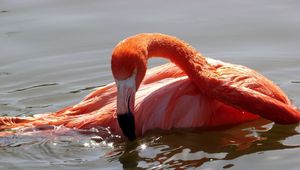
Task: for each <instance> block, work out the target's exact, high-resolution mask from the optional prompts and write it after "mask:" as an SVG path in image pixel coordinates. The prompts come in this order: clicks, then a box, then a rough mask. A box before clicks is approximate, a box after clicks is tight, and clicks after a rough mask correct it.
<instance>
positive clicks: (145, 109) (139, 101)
mask: <svg viewBox="0 0 300 170" xmlns="http://www.w3.org/2000/svg"><path fill="white" fill-rule="evenodd" d="M150 57H163V58H166V59H169V60H170V61H171V63H168V64H164V65H161V66H158V67H154V68H152V69H150V70H148V71H147V60H148V59H149V58H150ZM111 69H112V74H113V77H114V80H115V83H111V84H108V85H106V86H103V87H100V88H98V89H97V90H95V91H94V92H92V93H91V94H89V95H88V96H87V97H86V98H85V99H84V100H82V101H81V102H80V103H78V104H76V105H74V106H69V107H66V108H64V109H61V110H59V111H57V112H54V113H48V114H38V115H34V116H33V117H22V118H21V117H0V130H7V129H11V128H14V129H15V128H21V127H32V126H33V127H35V126H42V125H55V126H58V125H64V126H66V127H70V128H80V129H89V128H99V127H110V130H111V131H112V132H113V133H116V134H120V135H123V136H125V137H127V138H128V139H129V140H134V139H136V137H137V136H142V135H143V134H145V133H146V132H147V131H149V130H151V129H163V130H169V129H173V128H217V127H223V126H227V125H234V124H238V123H242V122H245V121H250V120H254V119H258V118H259V117H263V118H266V119H268V120H271V121H274V122H275V123H280V124H293V123H297V122H299V120H300V111H299V110H298V109H297V108H296V107H295V106H293V105H292V103H291V102H290V100H289V99H288V97H287V96H286V95H285V93H284V92H283V91H282V90H281V89H280V88H279V87H278V86H276V85H275V84H274V83H273V82H272V81H270V80H268V79H267V78H266V77H264V76H262V75H261V74H259V73H257V72H256V71H254V70H252V69H249V68H247V67H245V66H241V65H235V64H230V63H225V62H222V61H219V60H214V59H211V58H207V57H204V56H203V55H202V54H200V53H199V52H198V51H197V50H195V49H194V48H193V47H191V46H190V45H189V44H187V43H186V42H184V41H183V40H180V39H178V38H176V37H173V36H170V35H165V34H160V33H142V34H137V35H134V36H132V37H128V38H126V39H125V40H123V41H121V42H119V43H118V44H117V45H116V47H115V48H114V50H113V52H112V58H111ZM11 133H13V132H10V131H3V132H2V134H0V136H1V135H2V136H3V135H8V134H11Z"/></svg>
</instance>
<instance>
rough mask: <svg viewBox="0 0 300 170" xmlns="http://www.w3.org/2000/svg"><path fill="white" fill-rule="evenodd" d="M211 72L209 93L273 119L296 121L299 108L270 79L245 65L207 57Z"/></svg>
mask: <svg viewBox="0 0 300 170" xmlns="http://www.w3.org/2000/svg"><path fill="white" fill-rule="evenodd" d="M208 62H209V63H210V64H211V65H212V66H213V67H214V71H215V72H214V74H210V75H208V76H207V80H208V84H209V85H210V87H207V88H208V89H209V90H208V91H209V92H208V93H209V95H210V96H212V97H213V98H215V99H216V100H219V101H221V102H223V103H226V104H228V105H231V106H233V107H235V108H238V109H241V110H244V111H248V112H250V113H254V114H257V115H259V116H261V117H263V118H266V119H269V120H272V121H274V122H276V123H281V124H288V123H296V122H299V120H300V111H299V110H297V108H296V107H294V106H293V105H292V104H291V103H290V101H289V99H288V97H287V96H286V95H285V94H284V92H283V91H281V89H280V88H279V87H278V86H276V85H275V84H274V83H273V82H271V81H270V80H268V79H267V78H265V77H264V76H262V75H260V74H259V73H257V72H255V71H254V70H251V69H249V68H247V67H244V66H240V65H234V64H228V63H223V62H221V61H217V60H212V59H208Z"/></svg>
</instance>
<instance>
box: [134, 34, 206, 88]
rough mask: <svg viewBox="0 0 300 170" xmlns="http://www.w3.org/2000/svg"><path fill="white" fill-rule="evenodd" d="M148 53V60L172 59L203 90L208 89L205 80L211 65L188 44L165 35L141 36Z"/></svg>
mask: <svg viewBox="0 0 300 170" xmlns="http://www.w3.org/2000/svg"><path fill="white" fill-rule="evenodd" d="M138 37H140V38H141V39H144V42H145V43H144V44H145V47H144V48H146V49H145V50H146V51H147V53H146V54H148V55H146V59H148V58H150V57H163V58H167V59H170V60H171V62H173V63H175V64H176V65H177V66H178V67H179V68H181V69H182V70H183V71H184V72H185V73H186V74H187V75H188V76H189V78H190V79H191V80H192V81H194V82H195V84H197V86H198V87H199V88H201V89H203V88H204V89H205V88H206V87H204V86H205V84H207V83H205V81H207V79H205V78H204V76H205V75H206V70H208V69H210V67H211V66H210V64H208V62H207V61H206V60H205V58H204V57H203V56H202V55H201V54H200V53H199V52H198V51H196V50H195V49H194V48H193V47H191V46H190V45H189V44H187V43H186V42H184V41H182V40H180V39H177V38H176V37H172V36H168V35H164V34H158V33H154V34H141V35H140V36H138Z"/></svg>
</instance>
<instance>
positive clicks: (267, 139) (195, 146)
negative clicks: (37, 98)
mask: <svg viewBox="0 0 300 170" xmlns="http://www.w3.org/2000/svg"><path fill="white" fill-rule="evenodd" d="M297 128H298V125H297V124H295V125H285V126H284V125H277V124H273V123H269V122H268V121H266V120H262V119H261V120H257V121H255V122H248V123H245V124H242V125H239V126H235V127H231V128H228V129H226V130H209V131H203V130H202V131H201V130H196V129H193V130H192V129H191V130H173V131H165V132H162V131H152V132H150V133H148V134H147V135H146V136H145V137H143V138H139V139H138V140H136V141H134V142H128V141H125V142H124V140H123V139H121V138H120V136H115V135H113V134H111V133H110V131H109V129H107V128H103V129H90V130H78V129H68V128H65V127H63V126H59V127H53V126H43V127H36V128H25V129H21V130H18V132H17V133H16V135H12V136H7V137H3V138H1V139H0V147H1V150H0V153H1V155H2V157H3V158H6V159H5V160H2V161H0V162H1V165H2V163H4V164H7V165H9V164H13V163H14V162H15V160H22V162H23V163H25V165H26V168H28V169H29V168H30V167H32V166H36V167H43V166H45V165H46V164H49V165H56V166H57V167H65V168H67V167H72V166H81V167H82V166H88V167H90V166H93V165H94V164H97V165H98V166H99V168H100V167H103V164H102V163H104V162H103V161H107V162H111V163H112V162H113V163H114V165H113V166H114V167H123V168H134V167H140V168H145V169H170V168H173V169H187V168H195V167H201V166H205V167H211V166H213V167H214V168H212V169H215V168H216V169H222V168H223V169H228V168H234V167H236V166H237V167H239V166H241V163H240V162H238V161H235V160H236V159H238V158H240V157H242V156H245V155H251V154H257V155H256V156H257V157H261V158H262V159H265V160H272V159H276V160H277V161H280V160H283V159H285V158H284V157H281V156H280V154H276V155H269V156H265V155H264V153H266V152H268V151H273V152H274V151H275V152H278V153H280V152H281V151H284V150H285V151H286V150H289V149H297V150H299V147H300V143H295V142H294V141H293V139H292V138H294V137H295V138H298V136H299V131H298V130H299V128H298V129H297ZM298 141H299V140H298ZM78 153H80V154H78ZM98 161H99V162H98ZM116 161H117V162H119V163H120V164H118V163H117V162H116ZM293 161H294V163H297V160H296V159H293V160H290V162H291V163H293ZM41 162H43V163H42V164H39V165H38V166H37V163H41ZM104 164H106V163H104ZM15 166H16V167H22V166H23V165H19V166H18V165H15ZM253 167H255V166H253ZM237 169H238V168H237Z"/></svg>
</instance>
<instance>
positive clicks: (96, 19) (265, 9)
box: [0, 0, 300, 170]
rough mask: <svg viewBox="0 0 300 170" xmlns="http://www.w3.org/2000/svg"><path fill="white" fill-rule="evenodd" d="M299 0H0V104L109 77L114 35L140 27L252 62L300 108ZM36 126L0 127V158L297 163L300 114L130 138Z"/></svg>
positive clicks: (80, 91) (63, 164)
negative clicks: (283, 121)
mask: <svg viewBox="0 0 300 170" xmlns="http://www.w3.org/2000/svg"><path fill="white" fill-rule="evenodd" d="M299 8H300V3H299V2H298V1H294V0H288V1H277V0H275V1H274V0H273V1H267V0H263V1H257V0H254V1H249V2H242V1H236V0H229V1H226V2H225V1H204V0H201V1H196V0H195V1H171V0H168V1H163V2H162V1H157V0H154V1H144V2H142V1H126V2H125V1H124V2H121V1H114V0H113V1H107V2H106V1H95V0H86V1H80V0H72V1H68V0H51V1H50V0H45V1H37V0H36V1H34V0H24V1H16V0H0V115H2V116H3V115H9V116H29V115H33V114H36V113H44V112H53V111H56V110H58V109H60V108H63V107H65V106H68V105H72V104H75V103H77V102H79V101H80V100H82V99H83V98H84V96H86V95H87V94H88V93H90V92H91V91H93V89H94V88H96V87H99V86H101V85H105V84H107V83H109V82H112V81H113V78H112V76H111V72H110V54H111V50H112V48H113V47H114V45H115V44H116V43H117V42H118V41H120V40H122V39H123V38H125V37H127V36H130V35H133V34H136V33H141V32H161V33H167V34H171V35H175V36H177V37H179V38H181V39H184V40H186V41H187V42H189V43H190V44H191V45H193V46H194V47H195V48H196V49H198V50H199V51H201V53H202V54H203V55H205V56H208V57H211V58H215V59H220V60H223V61H228V62H231V63H238V64H243V65H246V66H249V67H251V68H254V69H255V70H258V71H259V72H261V73H262V74H264V75H265V76H267V77H268V78H270V79H271V80H273V81H274V82H276V84H278V85H279V86H280V87H281V88H282V89H283V90H284V91H285V92H286V93H287V94H288V96H289V97H290V99H291V100H292V101H293V103H294V104H295V105H296V106H298V107H300V90H299V89H300V76H299V75H300V67H299V65H300V51H299V46H300V17H299V16H300V11H299ZM164 62H166V61H164V60H161V59H152V60H151V61H150V64H149V65H150V66H155V65H159V64H161V63H164ZM43 129H44V130H42V131H41V130H37V129H23V130H20V131H18V132H17V135H15V136H10V137H6V138H0V169H5V170H10V169H28V170H29V169H30V170H34V169H45V170H46V169H49V170H50V169H83V168H84V169H121V168H131V167H140V168H144V169H166V168H170V169H172V168H173V169H176V168H177V169H180V168H181V169H188V168H190V169H194V168H198V169H207V170H208V169H275V170H276V169H278V170H279V169H284V168H285V169H286V168H288V169H298V168H299V159H300V154H299V153H300V148H299V145H300V136H299V132H300V126H299V125H298V124H295V125H276V124H273V123H272V122H268V121H265V120H262V119H260V120H257V121H253V122H248V123H244V124H241V125H237V126H234V127H229V128H226V129H219V130H211V131H203V130H202V131H201V130H195V129H194V130H174V131H169V132H163V131H153V132H150V133H148V134H147V135H146V136H145V137H143V138H139V139H138V140H137V141H136V142H135V143H128V142H124V141H123V140H120V138H119V137H118V136H114V135H113V134H110V133H109V129H102V130H100V131H99V130H98V131H97V130H95V129H91V130H86V131H81V130H71V129H66V128H64V127H44V128H43Z"/></svg>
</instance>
